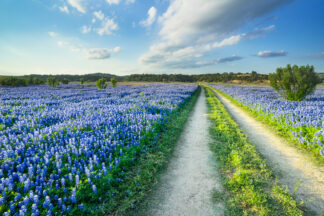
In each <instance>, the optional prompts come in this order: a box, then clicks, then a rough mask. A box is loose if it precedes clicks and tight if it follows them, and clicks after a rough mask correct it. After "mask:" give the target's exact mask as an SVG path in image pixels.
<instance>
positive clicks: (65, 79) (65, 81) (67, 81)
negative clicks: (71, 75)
mask: <svg viewBox="0 0 324 216" xmlns="http://www.w3.org/2000/svg"><path fill="white" fill-rule="evenodd" d="M69 82H70V80H68V79H67V78H64V79H63V80H62V83H63V84H66V85H67V84H69Z"/></svg>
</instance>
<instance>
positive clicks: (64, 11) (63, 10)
mask: <svg viewBox="0 0 324 216" xmlns="http://www.w3.org/2000/svg"><path fill="white" fill-rule="evenodd" d="M59 10H60V11H61V12H63V13H67V14H68V13H70V11H69V8H68V7H67V6H66V5H64V6H61V7H59Z"/></svg>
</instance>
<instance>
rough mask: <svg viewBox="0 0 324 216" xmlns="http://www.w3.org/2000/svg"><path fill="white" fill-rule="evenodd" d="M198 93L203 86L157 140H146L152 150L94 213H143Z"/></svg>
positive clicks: (137, 162) (126, 174)
mask: <svg viewBox="0 0 324 216" xmlns="http://www.w3.org/2000/svg"><path fill="white" fill-rule="evenodd" d="M199 93H200V87H199V88H198V90H197V91H196V92H195V93H194V95H193V96H192V97H191V98H190V99H189V100H188V101H187V102H186V103H185V104H184V105H183V106H180V107H179V109H178V110H177V112H176V113H174V114H173V115H172V116H170V118H169V120H168V121H167V123H166V124H165V125H164V126H163V127H162V128H160V130H161V131H162V132H161V133H160V136H159V137H158V140H156V137H154V136H152V137H147V139H146V140H145V141H144V145H146V146H147V147H148V149H149V150H148V151H147V152H146V153H145V155H142V156H141V157H140V158H138V161H136V165H135V166H134V167H133V169H131V170H129V171H128V172H125V173H123V175H124V176H125V178H124V180H123V181H122V182H120V183H119V184H118V185H115V187H116V191H115V193H114V196H113V197H109V198H107V199H106V200H103V202H102V203H103V204H102V205H101V207H100V208H99V209H97V210H96V211H93V212H91V214H93V215H136V214H137V213H136V212H138V211H143V210H142V208H145V206H144V205H143V203H145V198H146V196H147V195H148V194H149V193H150V192H151V191H152V189H153V188H154V186H155V185H156V184H157V182H158V179H159V174H160V173H161V172H162V171H163V170H164V169H165V168H166V165H167V162H168V161H169V158H170V157H171V155H172V152H173V149H174V147H175V144H176V142H177V140H178V138H179V136H180V134H181V132H182V129H183V127H184V125H185V123H186V121H187V119H188V117H189V115H190V113H191V110H192V109H193V107H194V105H195V103H196V101H197V98H198V96H199ZM152 142H156V143H157V144H156V147H153V148H152V145H151V143H152Z"/></svg>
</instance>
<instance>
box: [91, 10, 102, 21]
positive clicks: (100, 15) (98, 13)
mask: <svg viewBox="0 0 324 216" xmlns="http://www.w3.org/2000/svg"><path fill="white" fill-rule="evenodd" d="M93 15H94V16H95V17H96V18H97V19H99V20H103V19H104V18H105V14H104V13H102V11H101V10H99V11H95V12H93Z"/></svg>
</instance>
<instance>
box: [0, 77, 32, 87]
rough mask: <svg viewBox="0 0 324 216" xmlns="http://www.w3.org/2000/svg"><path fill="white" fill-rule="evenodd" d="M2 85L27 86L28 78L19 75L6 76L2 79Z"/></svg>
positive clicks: (0, 82) (0, 81)
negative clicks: (18, 76) (21, 77)
mask: <svg viewBox="0 0 324 216" xmlns="http://www.w3.org/2000/svg"><path fill="white" fill-rule="evenodd" d="M0 85H4V86H15V87H16V86H26V80H25V79H20V78H17V77H4V78H1V79H0Z"/></svg>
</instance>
